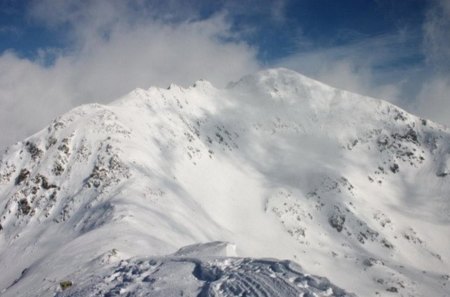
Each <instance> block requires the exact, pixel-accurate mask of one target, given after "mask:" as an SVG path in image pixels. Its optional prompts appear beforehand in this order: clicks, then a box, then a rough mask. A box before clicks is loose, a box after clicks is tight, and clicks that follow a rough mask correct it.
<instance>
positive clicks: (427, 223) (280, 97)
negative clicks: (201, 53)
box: [0, 69, 450, 296]
mask: <svg viewBox="0 0 450 297" xmlns="http://www.w3.org/2000/svg"><path fill="white" fill-rule="evenodd" d="M449 154H450V133H449V131H448V130H447V129H445V128H443V127H441V126H439V125H437V124H435V123H432V122H431V121H427V120H425V119H420V118H418V117H415V116H413V115H410V114H408V113H406V112H405V111H403V110H401V109H399V108H398V107H395V106H393V105H391V104H389V103H387V102H384V101H381V100H376V99H372V98H367V97H363V96H360V95H356V94H352V93H349V92H346V91H342V90H337V89H334V88H331V87H329V86H326V85H324V84H321V83H319V82H317V81H314V80H311V79H308V78H306V77H304V76H301V75H300V74H298V73H295V72H292V71H289V70H285V69H275V70H268V71H263V72H260V73H257V74H255V75H251V76H247V77H244V78H242V79H241V80H240V81H238V82H236V83H232V84H230V85H229V87H227V88H226V89H216V88H214V87H213V86H212V85H211V84H209V83H208V82H206V81H199V82H197V83H196V84H194V85H193V86H192V87H189V88H186V89H184V88H181V87H178V86H175V85H171V86H170V87H169V88H168V89H159V88H150V89H149V90H141V89H137V90H135V91H133V92H131V93H130V94H128V95H127V96H125V97H124V98H122V99H119V100H117V101H115V102H113V103H111V104H110V105H108V106H103V105H98V104H92V105H86V106H81V107H79V108H76V109H74V110H72V111H71V112H69V113H67V114H65V115H63V116H62V117H60V118H58V119H56V120H55V121H54V122H53V123H52V124H51V125H50V126H49V127H48V128H47V129H45V130H42V131H41V132H39V133H37V134H36V135H34V136H32V137H30V138H28V139H27V140H25V141H24V142H21V143H18V144H16V145H14V146H12V147H10V148H9V149H8V150H7V151H6V152H5V154H4V155H3V156H2V159H1V163H0V210H1V217H0V230H1V231H0V267H2V268H3V269H4V271H8V273H5V274H3V273H2V274H1V275H0V290H3V294H4V295H5V296H38V295H46V294H47V295H48V294H50V293H49V292H54V293H56V292H59V291H60V290H61V288H60V286H59V282H60V281H61V280H66V279H70V280H71V281H72V282H73V283H74V284H75V285H74V286H73V288H72V289H70V290H72V291H73V292H75V293H74V294H76V292H79V291H77V290H78V289H80V290H81V289H82V288H83V286H82V285H81V284H82V283H83V281H82V280H83V277H84V276H85V275H95V274H96V273H98V275H105V276H106V275H108V273H110V272H111V273H112V270H111V269H112V268H111V267H113V266H114V265H116V264H115V262H117V261H120V260H122V259H130V258H131V257H137V258H135V259H147V258H148V257H149V256H151V257H156V258H157V257H164V255H167V254H170V253H173V252H175V251H176V250H178V249H179V248H181V247H183V246H186V245H190V244H194V243H199V242H213V241H226V242H233V243H235V244H236V246H237V255H238V256H243V257H257V258H260V257H275V258H282V259H290V260H292V261H295V262H298V263H299V264H301V265H302V267H304V268H305V270H306V271H308V272H310V273H315V274H318V275H322V276H325V277H327V278H329V279H330V280H331V281H332V282H333V283H335V284H337V285H338V286H341V287H343V288H345V289H346V290H348V291H352V292H355V293H357V294H358V295H361V296H377V295H382V296H385V295H390V294H392V295H396V296H448V294H449V293H448V292H449V291H450V281H449V278H450V277H449V274H450V259H449V257H450V255H449V253H448V250H450V239H449V238H450V237H449V236H448V235H449V234H450V200H449V195H448V194H449V193H450V191H449V190H450V183H449V182H448V181H449V178H450V177H449V176H448V174H449V170H450V169H449V166H450V160H449ZM214 256H216V255H214ZM156 258H155V259H156ZM169 258H170V256H169ZM158 259H159V258H158ZM161 259H162V258H161ZM126 261H128V262H127V263H129V264H130V265H131V264H132V263H137V262H139V261H140V260H126ZM136 261H137V262H136ZM142 261H143V260H142ZM157 261H159V260H157ZM161 261H162V262H161V263H168V264H167V265H169V266H170V261H171V260H167V261H166V260H161ZM198 261H200V262H201V263H209V262H208V261H215V260H208V259H206V260H201V259H200V260H198ZM202 261H203V262H202ZM221 261H222V260H221ZM229 261H230V262H228V263H229V266H230V267H239V265H240V264H236V263H237V262H236V261H240V260H238V259H235V260H229ZM254 261H257V260H254ZM200 262H199V263H200ZM257 263H259V262H257ZM127 265H128V264H127ZM133 265H134V264H133ZM227 265H228V264H227ZM188 266H189V267H191V266H192V265H191V264H189V265H188ZM183 269H184V268H180V270H183ZM233 269H234V268H233ZM264 269H265V268H261V270H263V271H264ZM169 270H170V269H169ZM188 270H189V269H188ZM343 271H345V273H342V272H343ZM136 279H138V278H136ZM77 283H78V284H80V285H79V287H78V289H77V285H76V284H77ZM193 286H194V287H196V286H197V285H193ZM65 292H69V291H65ZM187 292H193V291H187ZM64 294H65V293H64ZM68 294H69V293H68ZM192 294H193V293H192ZM69 295H70V294H69ZM73 296H77V295H73ZM80 296H81V295H80Z"/></svg>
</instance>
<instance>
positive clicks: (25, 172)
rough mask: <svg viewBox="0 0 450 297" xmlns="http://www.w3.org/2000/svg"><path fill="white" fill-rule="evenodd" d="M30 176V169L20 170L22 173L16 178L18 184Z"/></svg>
mask: <svg viewBox="0 0 450 297" xmlns="http://www.w3.org/2000/svg"><path fill="white" fill-rule="evenodd" d="M28 176H30V171H29V170H28V169H26V168H23V169H22V170H20V173H19V175H18V176H17V178H16V185H18V184H20V183H22V182H23V181H24V180H25V179H27V178H28Z"/></svg>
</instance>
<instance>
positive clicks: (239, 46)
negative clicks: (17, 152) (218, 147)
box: [0, 0, 450, 147]
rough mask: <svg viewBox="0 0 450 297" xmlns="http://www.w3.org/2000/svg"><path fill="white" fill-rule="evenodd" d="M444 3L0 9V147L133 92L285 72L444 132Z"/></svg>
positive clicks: (84, 4)
mask: <svg viewBox="0 0 450 297" xmlns="http://www.w3.org/2000/svg"><path fill="white" fill-rule="evenodd" d="M449 32H450V0H402V1H399V0H340V1H331V0H276V1H268V0H259V1H257V0H241V1H237V0H232V1H224V0H222V1H220V0H218V1H204V0H191V1H181V0H149V1H146V0H128V1H126V0H96V1H87V0H29V1H25V0H22V1H14V0H0V69H2V71H1V73H0V126H1V127H2V129H3V131H4V132H3V133H2V135H1V136H0V147H1V146H5V145H7V144H11V143H13V142H15V141H17V140H19V139H21V138H23V137H25V136H27V135H29V134H30V133H32V132H35V131H36V130H37V129H38V128H40V127H43V126H44V125H45V124H46V123H48V122H49V121H50V120H51V119H52V118H53V117H55V116H57V115H59V114H60V113H62V112H64V111H67V110H68V109H70V108H72V107H74V106H77V105H79V104H83V103H88V102H94V101H95V102H102V103H104V102H108V101H110V100H112V99H115V98H117V97H119V96H121V95H123V94H125V93H127V92H129V91H130V90H132V89H134V88H136V87H142V88H148V87H149V86H151V85H157V86H166V85H168V84H170V83H171V82H174V83H177V84H180V85H183V86H187V85H190V84H191V83H193V82H194V81H195V80H198V79H200V78H206V79H208V80H210V81H211V82H212V83H213V84H215V85H216V86H219V87H222V86H224V85H226V84H227V83H228V82H229V81H230V80H236V79H239V77H241V76H242V75H245V74H248V73H251V72H255V71H257V70H259V69H264V68H270V67H279V66H282V67H287V68H291V69H294V70H296V71H298V72H300V73H303V74H305V75H308V76H311V77H313V78H316V79H318V80H321V81H323V82H325V83H328V84H330V85H333V86H336V87H339V88H343V89H347V90H350V91H354V92H358V93H362V94H365V95H369V96H374V97H378V98H383V99H386V100H389V101H391V102H393V103H395V104H398V105H400V106H401V107H403V108H405V109H407V110H408V111H411V112H414V113H417V114H419V115H421V116H424V117H428V118H432V119H434V120H436V121H439V122H441V123H444V124H450V119H449V117H448V114H449V112H450V102H449V95H447V94H450V81H449V77H450V76H449V75H448V74H450V33H449Z"/></svg>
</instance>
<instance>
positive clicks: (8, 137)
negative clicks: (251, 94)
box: [0, 0, 259, 147]
mask: <svg viewBox="0 0 450 297" xmlns="http://www.w3.org/2000/svg"><path fill="white" fill-rule="evenodd" d="M86 3H88V4H86ZM123 3H125V2H123V1H88V2H84V1H54V0H46V1H39V2H36V3H35V5H34V6H33V10H32V11H30V16H31V18H32V19H33V20H34V21H40V22H42V21H43V20H44V19H45V22H46V23H47V24H48V25H50V26H55V27H58V26H62V25H65V26H68V27H69V28H71V29H70V30H69V33H68V34H70V36H69V39H68V40H70V41H71V42H72V43H71V47H70V50H67V51H65V52H56V53H55V51H54V49H43V50H41V51H40V54H39V55H38V57H39V58H38V59H37V60H36V61H29V60H27V59H23V58H19V57H18V56H17V55H15V54H14V53H12V52H8V53H3V54H2V55H1V56H0V69H2V71H1V73H0V126H1V127H2V131H4V132H3V133H2V136H1V137H0V147H2V146H3V147H4V146H6V145H8V144H11V143H13V142H15V141H17V140H20V139H22V138H24V137H26V136H28V135H30V134H31V133H33V132H36V131H37V130H38V129H40V128H43V127H44V126H45V125H46V124H47V123H48V122H49V121H50V120H51V119H52V118H53V117H55V116H57V115H59V114H60V113H62V112H64V111H67V110H68V109H70V108H72V107H74V106H77V105H79V104H81V103H87V102H93V101H95V102H108V101H110V100H112V99H115V98H117V97H119V96H121V95H123V94H125V93H127V92H129V91H131V90H132V89H134V88H136V87H142V88H148V87H150V86H152V85H156V86H163V87H165V86H168V85H169V84H170V83H172V82H174V83H176V84H181V85H185V86H186V85H189V84H191V83H193V82H194V81H196V80H198V79H201V78H207V79H208V80H210V81H212V83H213V84H216V85H217V86H223V85H225V84H226V83H227V82H228V81H230V80H233V79H236V78H238V77H240V76H242V75H244V74H247V73H250V72H254V71H256V70H257V69H258V68H259V65H258V62H257V59H256V50H255V49H253V48H251V47H250V46H248V45H247V44H246V43H243V42H238V41H236V40H237V39H236V38H231V37H235V36H234V34H236V33H232V31H231V29H230V24H229V22H228V21H227V19H226V17H225V16H224V15H215V16H213V17H210V18H208V19H206V20H198V19H197V20H192V21H180V22H176V23H174V22H163V21H162V20H160V19H155V18H152V17H149V16H148V14H147V13H146V12H144V13H142V12H139V13H137V12H136V11H130V9H129V7H128V6H125V5H124V4H123ZM139 3H140V1H137V0H136V1H135V4H136V5H139ZM83 5H85V6H83ZM134 9H135V8H134ZM140 13H142V15H140ZM133 17H135V18H133ZM225 38H226V41H224V40H225ZM47 54H48V55H52V56H54V55H56V59H55V61H54V63H53V64H52V65H50V66H44V64H43V62H42V61H43V60H45V56H46V55H47Z"/></svg>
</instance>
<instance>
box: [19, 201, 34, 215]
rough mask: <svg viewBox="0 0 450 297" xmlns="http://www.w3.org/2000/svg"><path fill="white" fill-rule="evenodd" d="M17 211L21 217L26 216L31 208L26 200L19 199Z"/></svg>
mask: <svg viewBox="0 0 450 297" xmlns="http://www.w3.org/2000/svg"><path fill="white" fill-rule="evenodd" d="M19 210H20V212H21V213H22V214H23V215H28V214H30V212H31V206H30V204H29V203H28V200H27V199H25V198H24V199H20V200H19Z"/></svg>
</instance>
